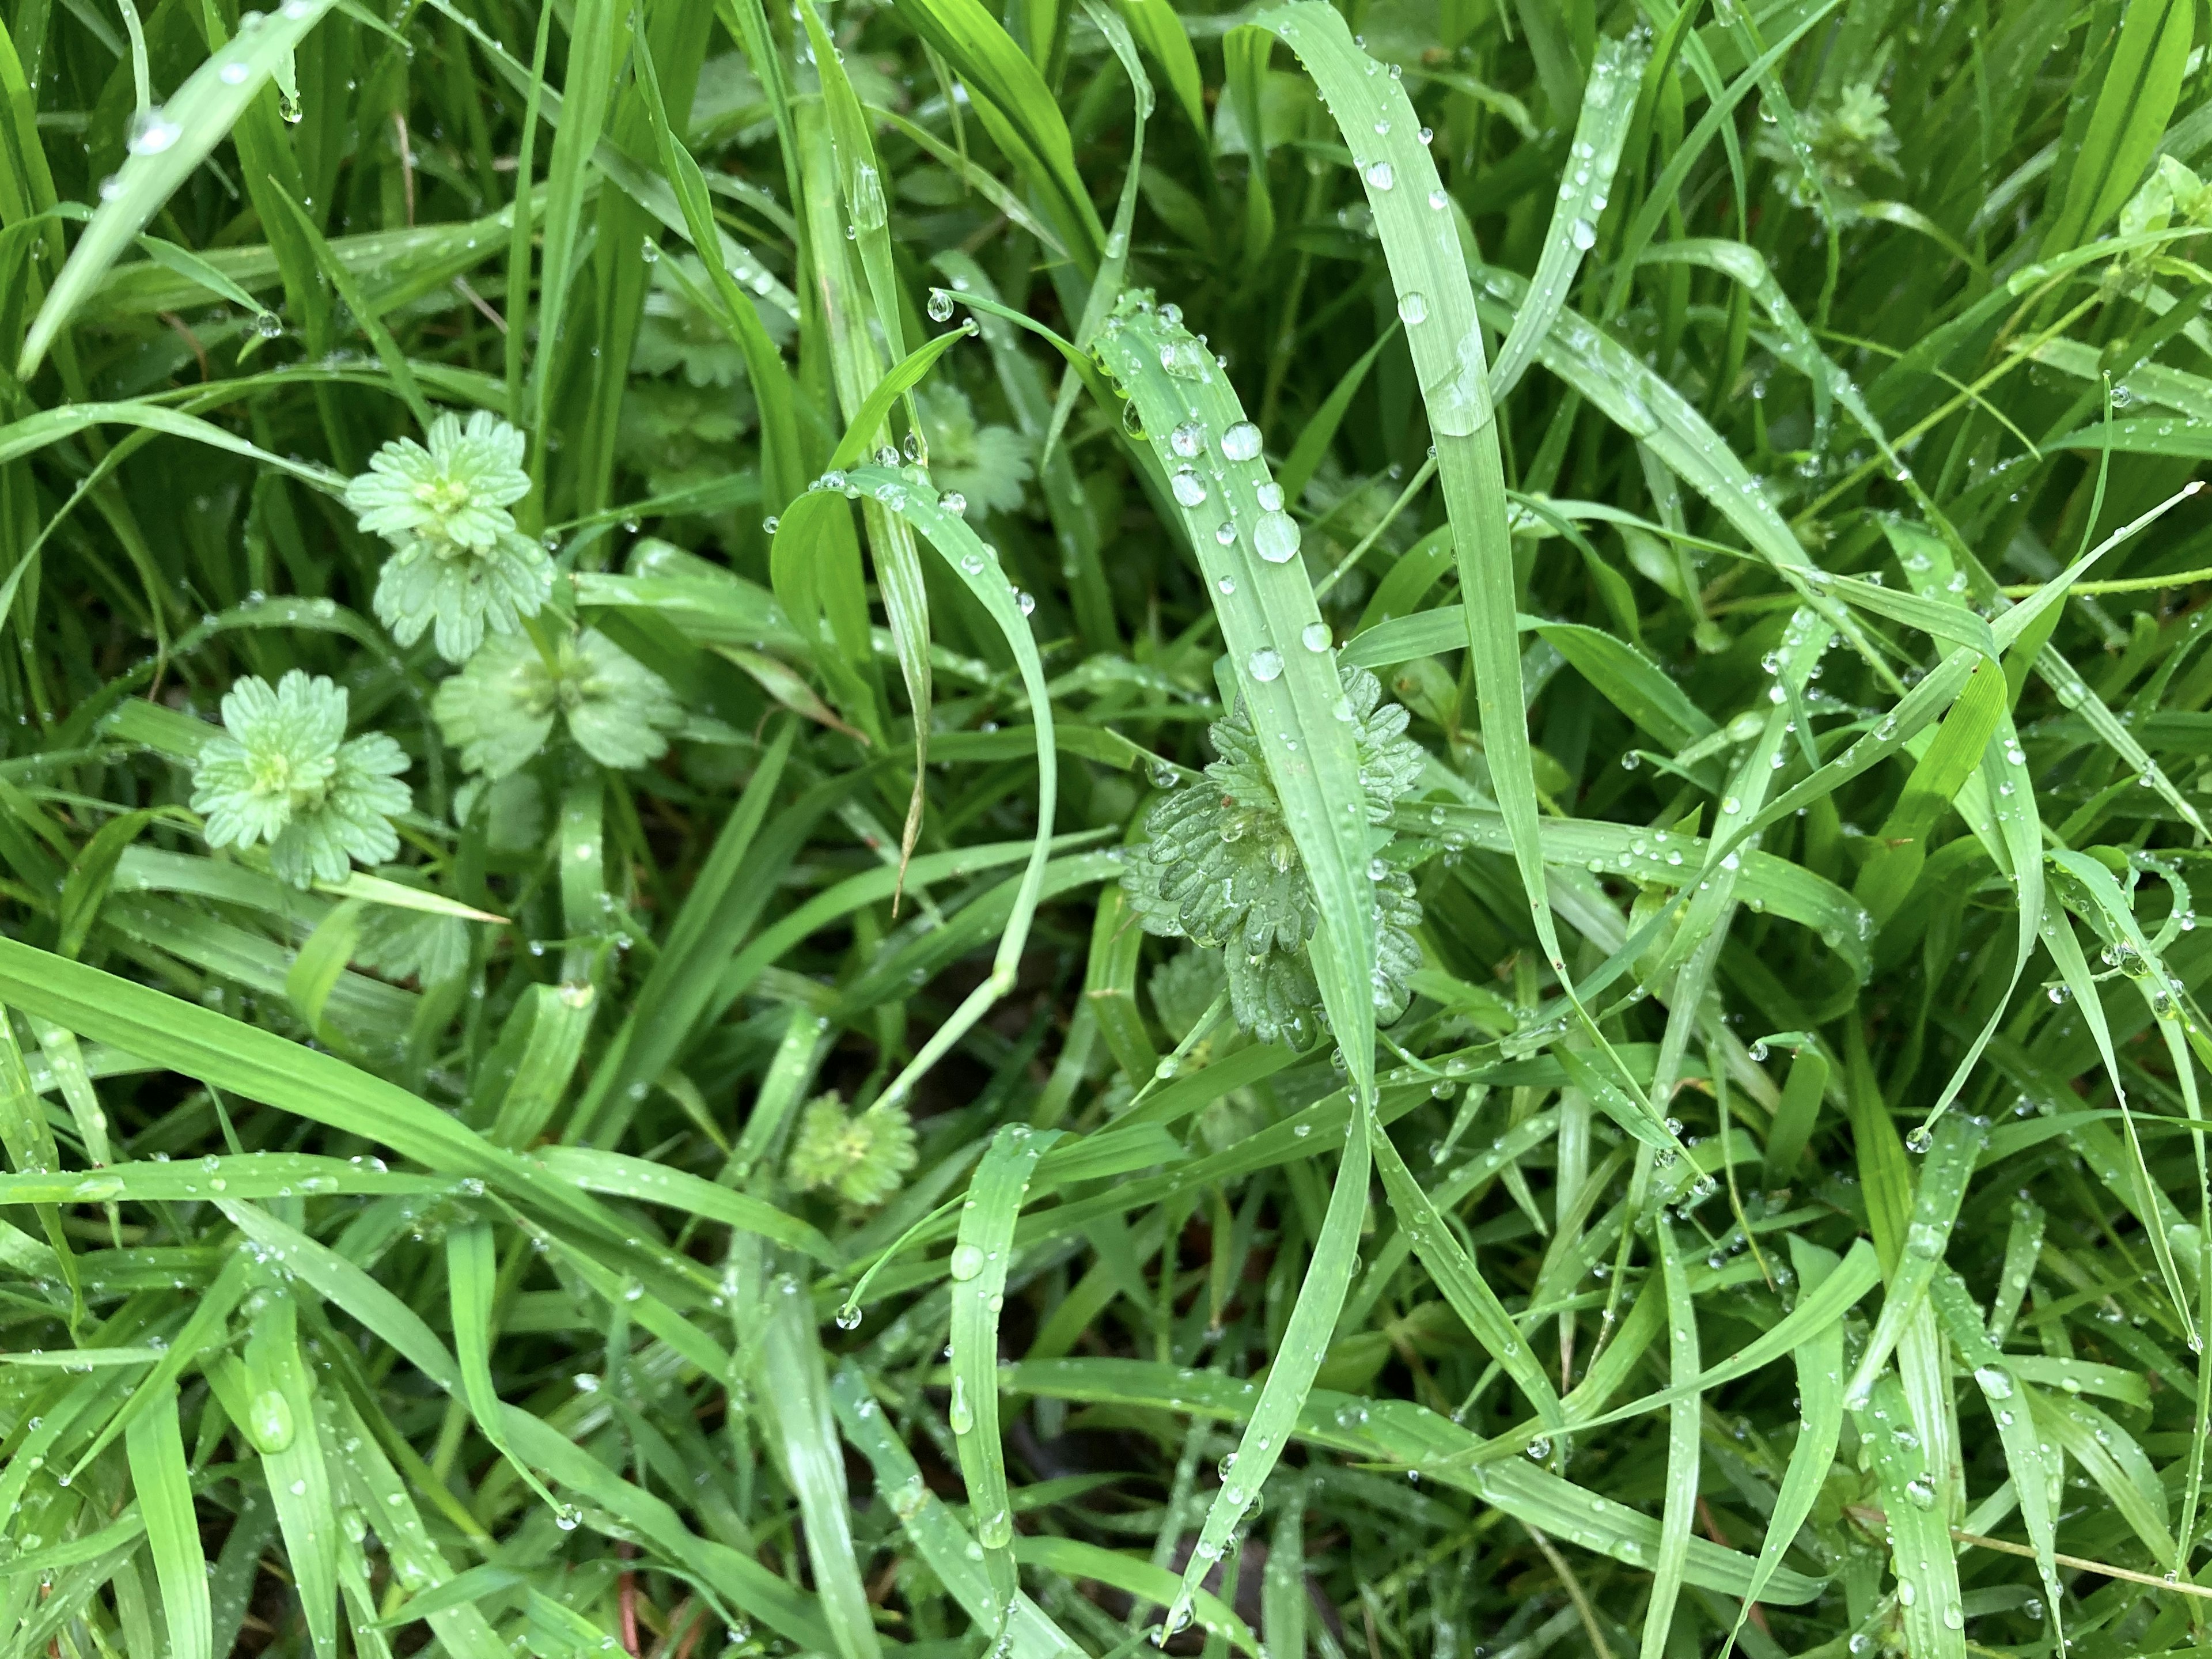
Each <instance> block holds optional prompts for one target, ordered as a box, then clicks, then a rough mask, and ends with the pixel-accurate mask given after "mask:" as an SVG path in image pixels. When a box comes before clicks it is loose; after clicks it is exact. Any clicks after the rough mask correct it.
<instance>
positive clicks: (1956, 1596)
mask: <svg viewBox="0 0 2212 1659" xmlns="http://www.w3.org/2000/svg"><path fill="white" fill-rule="evenodd" d="M1858 1410H1859V1412H1860V1413H1861V1414H1862V1416H1863V1421H1864V1422H1865V1424H1866V1427H1865V1428H1864V1430H1863V1431H1862V1437H1861V1438H1862V1443H1863V1444H1864V1445H1865V1446H1866V1447H1867V1449H1868V1450H1869V1453H1870V1454H1871V1455H1872V1458H1873V1461H1874V1468H1875V1476H1876V1478H1877V1479H1878V1480H1880V1481H1881V1498H1882V1508H1883V1509H1884V1510H1886V1511H1887V1515H1888V1517H1889V1548H1890V1554H1891V1557H1892V1562H1891V1565H1892V1568H1893V1571H1895V1573H1896V1575H1897V1601H1898V1606H1899V1608H1900V1609H1901V1615H1900V1616H1901V1617H1902V1619H1903V1621H1904V1626H1905V1641H1906V1643H1907V1644H1908V1645H1909V1647H1910V1649H1911V1651H1912V1652H1913V1653H1915V1654H1924V1655H1926V1656H1928V1659H1966V1637H1965V1635H1964V1634H1963V1632H1964V1631H1965V1629H1966V1618H1965V1613H1964V1609H1963V1607H1961V1605H1960V1592H1959V1563H1958V1559H1957V1556H1956V1554H1955V1553H1954V1550H1953V1547H1952V1544H1951V1528H1950V1523H1949V1522H1948V1519H1947V1518H1946V1516H1945V1514H1944V1511H1943V1503H1944V1499H1943V1498H1942V1496H1941V1494H1940V1492H1939V1490H1938V1487H1937V1480H1938V1477H1937V1475H1936V1471H1935V1470H1934V1469H1933V1468H1931V1467H1930V1466H1929V1455H1928V1451H1927V1449H1926V1448H1925V1447H1923V1445H1922V1444H1921V1440H1920V1437H1919V1436H1918V1435H1917V1434H1915V1433H1914V1432H1913V1426H1914V1419H1913V1417H1912V1414H1911V1413H1910V1412H1909V1411H1908V1410H1907V1409H1906V1407H1905V1389H1904V1386H1903V1385H1902V1384H1901V1383H1899V1381H1898V1380H1897V1378H1896V1377H1894V1376H1888V1375H1884V1376H1883V1377H1882V1378H1881V1381H1880V1382H1879V1383H1876V1384H1875V1386H1874V1389H1873V1390H1872V1391H1871V1393H1870V1394H1869V1395H1868V1396H1867V1403H1866V1404H1865V1405H1863V1406H1862V1407H1859V1408H1858Z"/></svg>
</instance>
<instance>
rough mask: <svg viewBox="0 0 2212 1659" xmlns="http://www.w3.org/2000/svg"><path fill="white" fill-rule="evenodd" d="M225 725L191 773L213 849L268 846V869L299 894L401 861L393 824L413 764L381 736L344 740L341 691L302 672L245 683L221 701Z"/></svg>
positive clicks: (404, 802) (405, 801) (406, 796)
mask: <svg viewBox="0 0 2212 1659" xmlns="http://www.w3.org/2000/svg"><path fill="white" fill-rule="evenodd" d="M222 723H223V731H222V735H221V736H219V737H214V738H209V739H208V741H207V742H206V744H204V745H203V746H202V748H201V750H200V753H199V758H198V760H197V763H195V765H194V767H193V770H192V810H193V811H196V812H198V813H200V814H202V815H203V816H204V817H205V819H206V821H207V825H206V833H207V841H208V845H209V846H210V847H253V846H257V845H259V844H262V843H264V842H265V843H267V845H268V847H269V862H270V867H271V868H273V869H274V870H275V871H276V873H277V874H278V875H279V876H281V877H283V878H284V879H285V880H287V881H289V882H291V883H293V884H295V885H296V886H301V887H305V886H307V884H309V883H310V882H313V881H343V880H344V879H345V878H346V875H347V873H348V872H349V871H350V870H351V869H352V867H353V860H356V859H359V860H361V861H362V863H364V864H380V863H382V862H384V861H385V860H387V859H390V858H392V857H393V856H394V855H395V854H398V851H399V836H398V831H396V830H395V829H392V823H391V820H392V817H395V816H397V815H398V814H399V813H402V812H404V811H406V810H407V809H408V806H409V805H410V803H411V800H412V797H411V796H410V793H409V792H408V788H407V786H406V785H405V784H404V783H402V782H401V781H399V777H398V775H399V774H400V773H402V772H404V771H405V770H406V769H407V756H406V753H405V751H404V750H402V749H401V748H400V747H399V745H398V744H396V743H394V742H393V741H392V739H391V738H388V737H386V735H385V734H384V733H383V732H364V733H363V734H362V736H360V737H357V738H350V739H349V738H347V737H346V735H345V727H346V694H345V690H344V688H343V686H340V685H338V684H337V683H336V682H334V681H332V680H331V679H329V678H325V676H323V675H320V674H317V675H313V676H310V675H308V674H307V673H304V672H302V671H301V670H299V669H296V668H295V669H294V670H293V671H291V672H290V673H289V674H287V675H285V676H284V678H283V679H281V680H279V681H278V682H277V683H276V684H275V685H274V686H271V685H270V684H269V682H268V681H266V680H264V679H261V678H247V679H243V680H240V681H239V682H238V684H235V685H234V686H232V687H231V689H230V691H229V693H228V695H227V696H225V697H224V698H223V700H222Z"/></svg>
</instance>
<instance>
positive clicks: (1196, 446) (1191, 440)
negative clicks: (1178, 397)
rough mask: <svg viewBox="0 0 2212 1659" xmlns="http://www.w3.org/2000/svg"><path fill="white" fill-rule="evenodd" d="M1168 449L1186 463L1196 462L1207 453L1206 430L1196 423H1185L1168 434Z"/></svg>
mask: <svg viewBox="0 0 2212 1659" xmlns="http://www.w3.org/2000/svg"><path fill="white" fill-rule="evenodd" d="M1168 447H1169V448H1170V449H1171V450H1173V451H1174V452H1175V453H1176V454H1177V455H1178V456H1180V457H1182V459H1184V460H1186V461H1194V460H1196V459H1198V458H1199V457H1200V455H1203V454H1204V453H1206V428H1204V427H1202V426H1200V424H1199V423H1198V422H1196V421H1185V422H1182V423H1181V424H1180V425H1178V426H1177V427H1176V429H1175V430H1174V431H1172V432H1170V433H1169V434H1168Z"/></svg>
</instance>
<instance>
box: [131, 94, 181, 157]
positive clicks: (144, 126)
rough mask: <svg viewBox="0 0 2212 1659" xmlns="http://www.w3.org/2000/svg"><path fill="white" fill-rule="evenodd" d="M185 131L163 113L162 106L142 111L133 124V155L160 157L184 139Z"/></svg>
mask: <svg viewBox="0 0 2212 1659" xmlns="http://www.w3.org/2000/svg"><path fill="white" fill-rule="evenodd" d="M184 134H185V130H184V129H183V128H182V127H180V126H179V125H177V124H176V123H175V122H174V121H172V120H171V119H170V118H168V117H167V115H164V114H163V113H162V112H161V106H160V105H159V104H155V106H153V107H152V108H150V109H146V110H142V111H141V112H139V113H138V114H137V115H136V116H135V117H133V118H132V119H131V145H130V148H131V154H132V155H160V154H161V152H162V151H163V150H165V149H169V148H170V147H171V146H173V144H175V143H176V142H177V140H178V139H179V138H181V137H184Z"/></svg>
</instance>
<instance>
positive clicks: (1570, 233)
mask: <svg viewBox="0 0 2212 1659" xmlns="http://www.w3.org/2000/svg"><path fill="white" fill-rule="evenodd" d="M1567 240H1569V241H1571V242H1572V243H1573V244H1574V245H1575V246H1576V247H1577V248H1579V249H1580V250H1581V251H1582V252H1584V253H1587V252H1589V251H1590V250H1591V249H1592V248H1594V247H1595V246H1597V228H1596V227H1595V226H1594V225H1592V224H1591V223H1590V222H1589V220H1587V219H1577V220H1576V221H1575V222H1574V223H1572V224H1571V225H1569V226H1568V227H1567Z"/></svg>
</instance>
